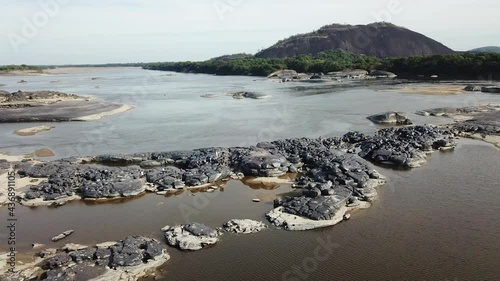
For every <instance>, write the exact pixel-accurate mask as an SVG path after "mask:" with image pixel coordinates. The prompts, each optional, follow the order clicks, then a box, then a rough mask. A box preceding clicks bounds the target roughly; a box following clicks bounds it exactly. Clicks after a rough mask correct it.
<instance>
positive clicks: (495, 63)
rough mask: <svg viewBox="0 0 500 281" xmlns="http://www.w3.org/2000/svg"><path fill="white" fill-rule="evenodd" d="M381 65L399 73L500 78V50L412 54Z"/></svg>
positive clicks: (407, 74)
mask: <svg viewBox="0 0 500 281" xmlns="http://www.w3.org/2000/svg"><path fill="white" fill-rule="evenodd" d="M378 68H379V69H385V70H388V71H391V72H394V73H397V74H398V75H399V76H403V77H416V76H419V75H424V76H430V75H439V77H441V78H451V79H460V78H463V79H500V54H496V53H479V54H473V53H464V54H451V55H438V56H423V57H409V58H389V59H385V60H383V61H382V63H381V65H379V66H378Z"/></svg>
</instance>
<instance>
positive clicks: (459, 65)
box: [144, 50, 500, 79]
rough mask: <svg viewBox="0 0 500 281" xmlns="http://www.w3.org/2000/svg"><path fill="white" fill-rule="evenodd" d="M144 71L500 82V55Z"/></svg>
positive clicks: (303, 59) (258, 62)
mask: <svg viewBox="0 0 500 281" xmlns="http://www.w3.org/2000/svg"><path fill="white" fill-rule="evenodd" d="M144 68H145V69H150V70H163V71H175V72H185V73H207V74H216V75H249V76H267V75H269V74H271V73H273V72H275V71H277V70H282V69H293V70H296V71H297V72H304V73H319V72H323V73H328V72H332V71H339V70H345V69H357V68H359V69H366V70H372V69H381V70H387V71H390V72H394V73H396V74H398V75H399V76H400V77H406V78H417V77H419V76H421V75H424V76H425V77H429V76H431V75H439V77H441V78H451V79H461V78H463V79H500V54H495V53H480V54H474V53H463V54H458V53H457V54H450V55H435V56H420V57H408V58H386V59H379V58H374V57H368V56H363V55H355V54H351V53H348V52H345V51H342V50H331V51H327V52H321V53H319V54H317V55H302V56H298V57H291V58H283V59H281V58H272V59H266V58H256V57H253V56H250V55H246V54H238V55H232V56H222V57H218V58H214V59H211V60H207V61H202V62H190V61H188V62H159V63H149V64H145V65H144Z"/></svg>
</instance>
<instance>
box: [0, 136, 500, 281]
mask: <svg viewBox="0 0 500 281" xmlns="http://www.w3.org/2000/svg"><path fill="white" fill-rule="evenodd" d="M499 156H500V154H499V151H498V149H497V148H494V147H493V146H491V145H488V144H485V143H481V142H477V141H472V140H461V141H460V144H459V146H458V147H457V148H456V150H455V151H452V152H446V153H441V152H436V153H435V154H433V155H432V156H431V157H430V159H429V163H428V164H427V165H425V166H424V167H423V168H420V169H414V170H410V171H397V170H390V169H385V168H381V167H379V168H378V170H379V171H380V172H381V173H383V174H384V175H386V176H387V177H388V178H389V183H388V184H387V185H385V186H383V187H381V188H379V199H378V200H377V201H376V202H375V203H374V205H373V206H372V207H371V208H370V209H368V210H361V211H357V212H355V213H354V214H353V216H352V218H351V220H349V221H347V222H343V223H340V224H338V225H336V226H334V227H328V228H324V229H318V230H313V231H305V232H289V231H285V230H281V229H275V228H273V227H270V228H268V229H267V230H264V231H263V232H261V233H258V234H252V235H232V234H224V235H223V236H222V238H221V241H220V242H219V243H218V244H217V245H215V246H214V247H211V248H209V249H204V250H201V251H198V252H180V251H178V250H176V249H174V248H169V250H168V251H169V253H170V255H171V257H172V258H171V260H170V261H168V262H167V263H166V264H165V265H164V266H162V267H161V268H160V269H159V271H160V274H159V276H161V279H162V280H163V279H165V280H167V279H168V280H499V278H500V267H499V266H498V265H499V264H500V216H499V214H500V204H499V199H500V188H499V187H500V186H499V183H498V180H499V174H500V166H498V164H499V162H498V160H499V159H500V158H499ZM273 188H274V189H273ZM290 191H292V188H291V187H289V186H280V187H269V188H259V186H248V185H244V184H243V183H242V182H239V181H231V182H229V183H228V184H227V185H226V186H223V187H221V188H219V189H218V190H216V191H215V192H213V193H207V192H196V191H193V192H191V191H184V192H182V193H180V194H177V195H173V196H169V197H166V196H160V195H154V194H147V195H144V196H142V197H139V198H135V199H130V200H125V201H115V202H108V203H95V202H84V201H78V202H73V203H69V204H67V205H65V206H62V207H58V208H45V207H40V208H26V207H21V206H18V211H17V212H18V213H17V216H18V218H19V222H18V237H17V239H18V243H19V244H20V251H21V252H24V253H27V252H30V251H32V250H31V247H30V245H31V243H34V242H36V243H44V244H48V245H50V246H51V247H53V246H62V245H63V244H65V243H81V244H92V243H98V242H104V241H115V240H118V239H121V238H124V237H125V236H128V235H146V236H152V237H157V238H158V239H162V236H161V235H162V234H161V231H160V228H162V227H163V226H165V225H172V224H177V223H184V222H186V221H198V222H203V223H206V224H208V225H210V226H212V227H217V226H220V225H222V224H223V223H224V222H226V221H228V220H230V219H232V218H249V219H258V220H263V221H265V218H264V214H265V213H266V212H267V211H269V210H271V209H272V199H273V198H274V195H275V194H281V193H287V192H290ZM253 198H261V199H262V200H263V201H262V202H260V203H254V202H252V199H253ZM0 213H1V214H2V217H4V216H6V209H5V208H3V209H1V210H0ZM67 229H74V230H75V233H74V234H73V235H72V236H70V237H68V238H66V239H64V240H63V241H60V242H59V243H52V242H50V238H51V237H52V236H54V235H55V234H58V233H59V232H61V231H64V230H67ZM320 240H321V241H323V242H320ZM325 245H326V246H325ZM317 248H319V250H318V251H319V253H321V258H320V259H318V256H317V254H315V250H316V249H317ZM151 280H152V279H151Z"/></svg>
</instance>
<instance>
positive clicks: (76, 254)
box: [68, 248, 96, 263]
mask: <svg viewBox="0 0 500 281" xmlns="http://www.w3.org/2000/svg"><path fill="white" fill-rule="evenodd" d="M95 252H96V249H95V248H86V249H81V250H76V251H72V252H70V253H69V254H68V255H69V256H70V257H71V259H72V260H73V261H74V262H76V263H82V262H84V261H92V260H94V259H95V256H94V255H95Z"/></svg>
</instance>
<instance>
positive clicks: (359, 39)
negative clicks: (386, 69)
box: [256, 22, 454, 58]
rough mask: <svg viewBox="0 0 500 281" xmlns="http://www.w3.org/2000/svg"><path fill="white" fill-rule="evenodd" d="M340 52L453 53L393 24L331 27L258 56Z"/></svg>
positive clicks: (388, 54)
mask: <svg viewBox="0 0 500 281" xmlns="http://www.w3.org/2000/svg"><path fill="white" fill-rule="evenodd" d="M331 49H341V50H344V51H347V52H350V53H354V54H360V55H361V54H362V55H367V56H373V57H379V58H385V57H411V56H422V55H444V54H451V53H454V51H453V50H451V49H450V48H448V47H446V46H444V45H443V44H441V43H439V42H437V41H435V40H433V39H431V38H428V37H426V36H424V35H422V34H420V33H417V32H414V31H411V30H409V29H406V28H404V27H399V26H396V25H394V24H391V23H385V22H381V23H372V24H368V25H341V24H332V25H327V26H323V27H322V28H320V29H319V30H317V31H314V32H311V33H306V34H299V35H295V36H292V37H290V38H287V39H285V40H281V41H279V42H278V43H276V44H275V45H273V46H271V47H270V48H268V49H265V50H262V51H260V52H259V53H257V54H256V57H259V58H283V57H294V56H298V55H304V54H317V53H320V52H323V51H327V50H331Z"/></svg>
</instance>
